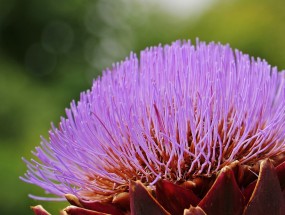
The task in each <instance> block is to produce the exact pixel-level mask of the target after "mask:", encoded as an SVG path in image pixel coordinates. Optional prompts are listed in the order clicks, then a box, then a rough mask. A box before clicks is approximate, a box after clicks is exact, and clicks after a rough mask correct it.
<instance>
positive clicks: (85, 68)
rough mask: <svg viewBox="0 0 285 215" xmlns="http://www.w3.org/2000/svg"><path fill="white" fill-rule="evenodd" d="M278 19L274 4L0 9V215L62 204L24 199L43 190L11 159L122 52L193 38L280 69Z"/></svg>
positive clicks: (283, 11)
mask: <svg viewBox="0 0 285 215" xmlns="http://www.w3.org/2000/svg"><path fill="white" fill-rule="evenodd" d="M284 20H285V1H284V0H275V1H266V0H251V1H247V0H235V1H234V0H224V1H223V0H176V1H170V0H92V1H91V0H62V1H57V0H40V1H39V0H0V101H1V105H0V122H1V123H0V143H1V151H0V153H1V154H0V158H1V164H0V172H1V177H0V180H1V181H0V185H1V191H0V192H1V195H0V214H1V215H2V214H32V211H31V210H30V208H29V206H30V205H36V204H43V205H44V206H45V207H46V208H47V209H48V210H49V211H50V212H52V214H57V213H58V211H59V209H60V208H62V207H63V206H65V205H66V203H53V202H52V203H51V202H41V201H35V200H32V199H30V198H28V196H27V195H28V194H29V193H33V194H36V195H43V191H42V190H41V189H40V188H37V187H36V186H33V185H29V184H26V183H24V182H22V181H20V180H19V176H22V175H23V174H24V172H25V170H26V167H25V164H24V163H23V162H22V160H21V157H22V156H23V157H26V158H30V157H31V150H33V149H34V147H35V146H37V145H38V144H39V143H40V135H43V136H44V137H46V138H48V130H49V129H50V122H54V123H55V124H57V123H58V122H59V119H60V116H64V114H65V113H64V109H65V107H68V106H69V103H70V102H71V100H72V99H75V100H78V98H79V94H80V92H81V91H84V90H86V89H88V88H90V86H91V82H92V79H94V78H96V76H98V75H99V74H101V71H102V70H104V68H106V67H110V66H111V65H112V63H113V62H116V61H120V60H123V59H124V58H125V57H126V56H128V54H129V52H130V51H134V52H136V53H139V50H141V49H144V48H145V47H146V46H151V45H157V44H159V43H162V44H165V43H170V42H171V41H173V40H177V39H192V40H195V38H196V37H199V38H200V40H204V41H208V42H209V41H220V42H221V43H230V44H231V46H232V47H234V48H238V49H240V50H242V51H243V52H245V53H249V54H250V55H252V56H255V57H261V58H265V59H267V61H268V62H269V63H270V64H271V65H276V66H278V68H279V69H280V70H281V69H284V68H285V23H284Z"/></svg>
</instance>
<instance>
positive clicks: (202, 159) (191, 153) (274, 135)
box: [22, 41, 285, 200]
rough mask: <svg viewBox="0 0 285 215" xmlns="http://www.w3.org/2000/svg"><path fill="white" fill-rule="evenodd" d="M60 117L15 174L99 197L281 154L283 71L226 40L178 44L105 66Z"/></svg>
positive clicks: (60, 191) (55, 189)
mask: <svg viewBox="0 0 285 215" xmlns="http://www.w3.org/2000/svg"><path fill="white" fill-rule="evenodd" d="M66 115H67V117H66V118H62V119H61V122H60V124H59V127H58V128H56V127H54V126H52V130H51V131H50V133H49V140H45V139H42V142H41V146H40V147H37V148H36V151H35V152H34V155H35V156H36V157H37V158H38V159H37V160H31V161H27V160H25V162H26V163H27V166H28V171H27V173H26V174H25V177H23V178H22V180H24V181H26V182H28V183H32V184H36V185H38V186H40V187H42V188H43V189H44V190H45V191H46V192H47V193H50V194H55V195H57V196H59V197H63V196H64V194H67V193H71V194H74V195H76V196H77V197H80V198H85V199H99V200H102V199H104V198H108V197H110V196H113V195H115V194H117V193H120V192H124V191H126V190H127V189H128V187H129V182H130V181H131V180H140V181H142V182H143V183H144V184H146V185H149V186H152V185H154V184H155V183H156V182H157V181H158V180H159V179H166V180H168V181H171V182H174V183H176V182H183V181H187V180H189V179H192V178H195V177H197V176H205V177H211V176H212V175H213V174H216V173H217V172H219V171H220V170H221V169H222V168H223V167H224V166H226V165H230V164H231V163H233V162H234V161H236V160H238V161H239V162H240V163H241V164H246V165H253V164H255V163H257V162H258V161H260V160H261V159H264V158H271V157H273V156H277V155H278V154H280V153H284V152H285V144H284V140H285V84H284V72H280V73H278V71H277V69H276V68H275V67H274V68H272V67H271V66H270V65H268V63H267V62H266V61H264V60H260V59H254V58H251V57H250V56H248V55H246V54H243V53H241V52H240V51H238V50H235V51H234V50H232V49H231V48H230V47H229V46H228V45H221V44H215V43H210V44H206V43H204V42H199V41H197V43H196V45H192V44H191V43H190V41H187V42H181V41H176V42H174V43H172V44H171V45H166V46H164V47H162V46H157V47H151V48H148V49H146V50H144V51H142V52H141V53H140V58H139V59H138V58H137V57H136V55H135V54H133V53H132V54H131V55H130V57H129V58H128V59H126V60H125V61H123V62H121V63H117V64H115V65H113V67H112V69H110V70H109V69H107V70H106V71H105V72H104V73H103V75H102V77H100V78H97V79H96V80H95V81H94V82H93V86H92V89H91V90H88V91H86V92H83V93H81V96H80V100H79V102H78V103H75V102H74V101H73V102H72V103H71V108H70V109H67V110H66ZM32 197H33V198H38V199H48V198H41V197H35V196H32Z"/></svg>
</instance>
